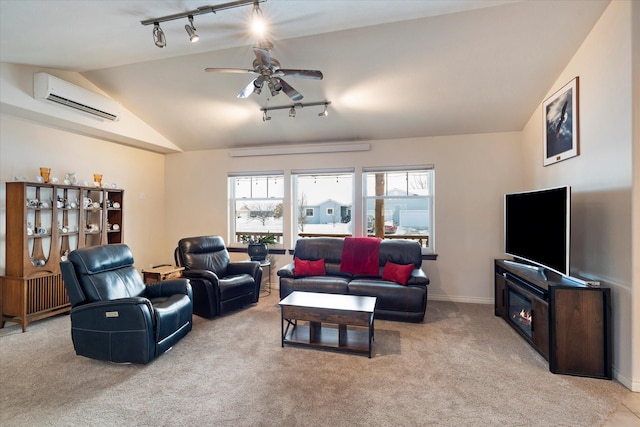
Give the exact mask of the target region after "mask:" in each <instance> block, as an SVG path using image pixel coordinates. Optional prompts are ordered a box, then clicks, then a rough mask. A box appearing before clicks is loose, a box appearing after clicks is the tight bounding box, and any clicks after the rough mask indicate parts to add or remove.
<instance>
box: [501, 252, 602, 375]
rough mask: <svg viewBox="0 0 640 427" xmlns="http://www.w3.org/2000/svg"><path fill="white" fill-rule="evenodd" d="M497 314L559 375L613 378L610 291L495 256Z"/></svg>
mask: <svg viewBox="0 0 640 427" xmlns="http://www.w3.org/2000/svg"><path fill="white" fill-rule="evenodd" d="M495 315H496V316H500V317H502V318H503V319H505V321H506V322H507V323H508V324H509V325H510V326H511V327H513V329H514V330H516V332H518V333H519V334H520V335H521V336H522V337H523V338H524V339H525V340H526V341H527V342H528V343H529V344H531V346H532V347H533V348H534V349H536V350H537V351H538V352H539V353H540V354H541V355H542V356H543V357H544V358H545V359H547V360H548V361H549V370H550V371H551V372H553V373H555V374H568V375H578V376H585V377H593V378H603V379H611V290H610V289H609V288H605V287H594V288H591V287H586V286H582V285H579V284H578V283H576V282H573V281H571V280H569V279H567V278H564V277H562V276H560V275H558V274H556V273H553V272H549V271H546V275H544V274H541V272H540V271H536V270H534V269H530V268H528V267H525V266H519V265H517V264H514V263H513V262H508V261H507V262H505V260H495Z"/></svg>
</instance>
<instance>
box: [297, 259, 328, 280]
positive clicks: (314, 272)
mask: <svg viewBox="0 0 640 427" xmlns="http://www.w3.org/2000/svg"><path fill="white" fill-rule="evenodd" d="M293 265H294V267H293V271H294V274H295V277H304V276H325V275H326V274H327V272H326V270H325V268H324V259H319V260H315V261H311V260H306V259H300V258H298V257H296V258H294V260H293Z"/></svg>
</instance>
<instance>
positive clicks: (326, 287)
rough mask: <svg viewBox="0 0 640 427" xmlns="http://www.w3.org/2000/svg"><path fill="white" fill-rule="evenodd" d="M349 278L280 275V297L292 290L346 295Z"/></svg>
mask: <svg viewBox="0 0 640 427" xmlns="http://www.w3.org/2000/svg"><path fill="white" fill-rule="evenodd" d="M349 280H350V279H348V278H346V277H338V276H309V277H299V278H297V279H294V278H292V277H280V297H281V298H284V297H286V296H287V295H289V294H290V293H291V292H293V291H303V292H321V293H327V294H343V295H346V294H347V293H349V290H348V284H349ZM396 286H399V285H396Z"/></svg>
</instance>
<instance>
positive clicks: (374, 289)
mask: <svg viewBox="0 0 640 427" xmlns="http://www.w3.org/2000/svg"><path fill="white" fill-rule="evenodd" d="M349 294H351V295H362V296H374V297H377V298H378V299H377V301H376V313H377V312H378V311H380V310H384V311H395V312H399V313H401V312H407V313H408V312H414V313H422V314H423V315H424V311H425V309H426V306H427V287H426V286H402V285H399V284H397V283H394V282H388V281H385V280H380V279H377V280H375V279H354V280H352V281H351V282H349ZM376 316H377V314H376Z"/></svg>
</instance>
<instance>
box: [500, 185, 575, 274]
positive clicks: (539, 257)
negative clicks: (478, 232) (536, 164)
mask: <svg viewBox="0 0 640 427" xmlns="http://www.w3.org/2000/svg"><path fill="white" fill-rule="evenodd" d="M570 246H571V187H570V186H564V187H556V188H548V189H544V190H534V191H525V192H520V193H510V194H505V197H504V247H505V253H506V254H507V255H510V256H512V257H514V258H515V259H516V260H520V261H525V262H527V263H532V264H535V265H537V266H540V267H543V268H547V269H549V270H552V271H555V272H556V273H559V274H562V275H563V276H569V259H570Z"/></svg>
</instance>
